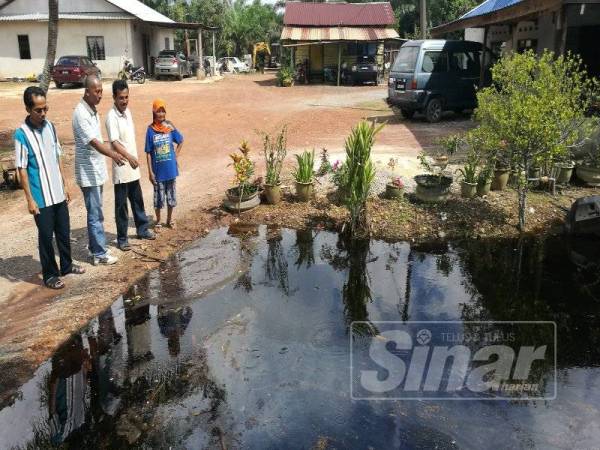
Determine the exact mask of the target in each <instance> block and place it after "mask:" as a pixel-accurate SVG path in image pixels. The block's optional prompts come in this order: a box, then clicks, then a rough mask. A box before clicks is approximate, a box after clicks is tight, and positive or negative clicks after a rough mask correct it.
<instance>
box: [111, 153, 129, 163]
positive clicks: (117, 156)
mask: <svg viewBox="0 0 600 450" xmlns="http://www.w3.org/2000/svg"><path fill="white" fill-rule="evenodd" d="M111 158H112V159H113V161H114V162H116V163H117V165H119V166H122V165H124V164H125V163H126V162H127V159H125V158H124V157H123V155H121V154H120V153H119V152H115V151H113V155H112V157H111Z"/></svg>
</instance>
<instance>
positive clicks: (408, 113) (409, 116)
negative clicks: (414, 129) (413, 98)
mask: <svg viewBox="0 0 600 450" xmlns="http://www.w3.org/2000/svg"><path fill="white" fill-rule="evenodd" d="M400 112H402V117H404V118H405V119H408V120H410V119H412V118H413V117H414V116H415V111H414V110H413V109H404V108H402V109H401V110H400Z"/></svg>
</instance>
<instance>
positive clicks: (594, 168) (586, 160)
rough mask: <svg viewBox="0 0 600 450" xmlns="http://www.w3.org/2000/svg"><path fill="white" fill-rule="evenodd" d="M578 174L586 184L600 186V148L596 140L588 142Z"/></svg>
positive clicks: (578, 165) (579, 163) (578, 166)
mask: <svg viewBox="0 0 600 450" xmlns="http://www.w3.org/2000/svg"><path fill="white" fill-rule="evenodd" d="M593 137H596V136H593ZM576 173H577V177H578V178H580V179H581V180H582V181H584V182H585V183H586V184H588V185H590V186H600V147H599V146H598V144H597V143H596V140H595V139H588V140H587V141H586V143H585V146H584V149H583V152H582V154H581V159H580V162H578V164H577V169H576Z"/></svg>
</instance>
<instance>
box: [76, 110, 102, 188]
mask: <svg viewBox="0 0 600 450" xmlns="http://www.w3.org/2000/svg"><path fill="white" fill-rule="evenodd" d="M73 137H74V138H75V180H76V181H77V184H78V185H79V186H81V187H91V186H102V185H103V184H104V183H105V182H106V179H107V178H108V177H107V173H106V159H105V156H104V155H103V154H102V153H100V152H99V151H98V150H96V149H95V148H94V147H92V146H91V145H90V142H92V141H93V140H94V139H98V141H99V142H104V141H103V140H102V130H101V128H100V117H99V115H98V112H96V111H94V110H93V109H92V108H91V107H90V105H88V104H87V102H86V101H85V100H83V99H81V101H80V102H79V104H78V105H77V107H76V108H75V111H74V112H73Z"/></svg>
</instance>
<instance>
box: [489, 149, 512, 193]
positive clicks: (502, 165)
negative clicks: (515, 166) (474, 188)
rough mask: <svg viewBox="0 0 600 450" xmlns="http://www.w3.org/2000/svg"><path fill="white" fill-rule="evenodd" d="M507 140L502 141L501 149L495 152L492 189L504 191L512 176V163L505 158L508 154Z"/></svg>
mask: <svg viewBox="0 0 600 450" xmlns="http://www.w3.org/2000/svg"><path fill="white" fill-rule="evenodd" d="M507 146H508V144H507V143H506V141H501V142H500V151H498V152H495V156H496V162H495V166H494V175H493V179H492V184H491V190H492V191H503V190H504V189H506V186H507V185H508V179H509V177H510V164H509V163H508V162H507V161H505V160H504V159H503V158H504V157H505V155H506V154H507Z"/></svg>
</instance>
